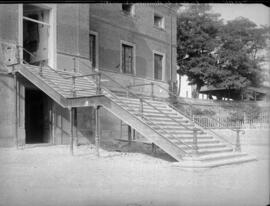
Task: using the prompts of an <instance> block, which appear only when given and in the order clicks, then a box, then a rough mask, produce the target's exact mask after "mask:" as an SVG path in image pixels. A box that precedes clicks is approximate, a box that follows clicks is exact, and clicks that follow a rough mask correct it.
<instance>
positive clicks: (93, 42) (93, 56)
mask: <svg viewBox="0 0 270 206" xmlns="http://www.w3.org/2000/svg"><path fill="white" fill-rule="evenodd" d="M89 47H90V48H89V56H90V58H89V59H90V61H91V64H92V65H91V66H92V68H96V67H97V58H98V55H97V50H98V48H97V33H96V32H90V34H89Z"/></svg>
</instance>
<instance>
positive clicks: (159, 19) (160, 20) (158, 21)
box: [154, 14, 164, 29]
mask: <svg viewBox="0 0 270 206" xmlns="http://www.w3.org/2000/svg"><path fill="white" fill-rule="evenodd" d="M154 25H155V26H156V27H158V28H162V29H164V17H163V16H161V15H159V14H154Z"/></svg>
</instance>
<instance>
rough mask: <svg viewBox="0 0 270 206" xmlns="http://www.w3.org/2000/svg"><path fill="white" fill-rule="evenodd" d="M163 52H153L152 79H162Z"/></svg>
mask: <svg viewBox="0 0 270 206" xmlns="http://www.w3.org/2000/svg"><path fill="white" fill-rule="evenodd" d="M163 70H164V54H161V53H154V79H155V80H163Z"/></svg>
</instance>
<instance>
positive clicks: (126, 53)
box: [122, 44, 134, 74]
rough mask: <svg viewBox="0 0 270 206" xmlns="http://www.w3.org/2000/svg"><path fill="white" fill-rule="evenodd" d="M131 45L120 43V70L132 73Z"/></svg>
mask: <svg viewBox="0 0 270 206" xmlns="http://www.w3.org/2000/svg"><path fill="white" fill-rule="evenodd" d="M133 61H134V60H133V47H132V46H129V45H126V44H122V72H123V73H127V74H134V68H133Z"/></svg>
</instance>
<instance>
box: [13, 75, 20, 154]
mask: <svg viewBox="0 0 270 206" xmlns="http://www.w3.org/2000/svg"><path fill="white" fill-rule="evenodd" d="M13 81H14V99H15V101H14V104H15V105H14V110H15V111H14V114H15V119H14V120H15V121H14V126H15V129H14V131H15V141H16V147H17V149H19V136H18V94H17V87H18V84H17V76H16V74H14V79H13Z"/></svg>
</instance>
